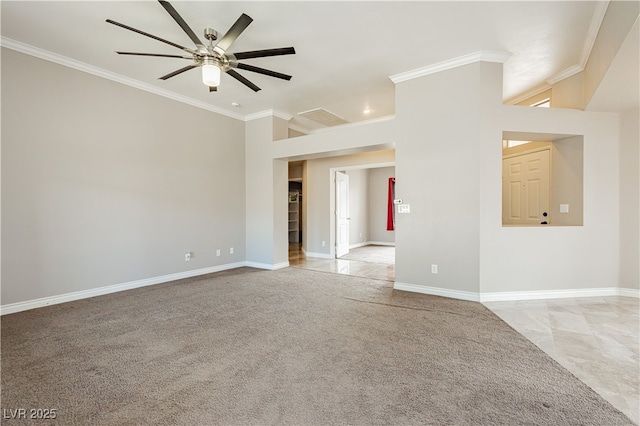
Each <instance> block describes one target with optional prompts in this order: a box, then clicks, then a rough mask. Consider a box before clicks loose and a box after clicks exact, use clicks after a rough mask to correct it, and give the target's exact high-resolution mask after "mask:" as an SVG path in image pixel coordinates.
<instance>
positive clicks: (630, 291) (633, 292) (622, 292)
mask: <svg viewBox="0 0 640 426" xmlns="http://www.w3.org/2000/svg"><path fill="white" fill-rule="evenodd" d="M618 296H623V297H635V298H637V299H640V289H637V288H619V289H618Z"/></svg>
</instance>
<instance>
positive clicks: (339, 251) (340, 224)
mask: <svg viewBox="0 0 640 426" xmlns="http://www.w3.org/2000/svg"><path fill="white" fill-rule="evenodd" d="M340 181H343V182H346V187H345V188H344V192H345V195H346V200H345V201H344V203H345V205H344V206H343V205H342V202H341V201H340V198H341V197H340V195H341V194H340ZM334 184H335V194H336V208H335V215H336V237H335V238H336V254H335V257H336V258H338V257H342V256H344V255H346V254H349V246H350V240H349V221H350V220H351V217H350V216H349V202H350V201H349V175H348V174H346V173H344V172H342V171H336V172H335V175H334ZM343 208H344V209H345V212H344V213H345V215H346V217H344V218H341V217H340V215H341V213H342V209H343ZM341 228H346V239H347V241H346V243H343V244H341V242H340V237H339V234H340V229H341Z"/></svg>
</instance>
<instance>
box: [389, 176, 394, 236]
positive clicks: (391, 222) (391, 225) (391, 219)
mask: <svg viewBox="0 0 640 426" xmlns="http://www.w3.org/2000/svg"><path fill="white" fill-rule="evenodd" d="M395 198H396V178H389V195H388V201H387V231H394V230H395V229H396V211H395V208H394V205H393V200H394V199H395Z"/></svg>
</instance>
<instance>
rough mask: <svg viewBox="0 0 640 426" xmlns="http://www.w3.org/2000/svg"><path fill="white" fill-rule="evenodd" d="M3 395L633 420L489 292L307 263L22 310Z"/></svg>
mask: <svg viewBox="0 0 640 426" xmlns="http://www.w3.org/2000/svg"><path fill="white" fill-rule="evenodd" d="M1 396H2V408H3V409H5V410H9V409H16V408H26V409H30V408H45V409H46V408H54V409H56V410H57V420H56V423H57V424H64V425H73V424H77V425H121V424H132V425H133V424H145V425H147V424H180V425H269V424H273V425H335V424H351V425H375V424H389V425H418V424H437V425H441V424H451V425H467V424H471V425H485V424H501V425H515V424H530V425H534V424H535V425H623V424H624V425H626V424H632V423H631V422H630V420H629V419H628V418H627V417H625V416H624V415H623V414H622V413H620V412H619V411H618V410H616V409H615V408H614V407H612V406H611V405H610V404H609V403H607V402H606V401H605V400H603V399H602V398H601V397H600V396H599V395H597V394H596V393H595V392H594V391H593V390H591V389H590V388H589V387H587V386H586V385H584V384H583V383H582V382H580V381H579V380H577V379H576V378H575V377H574V376H572V375H571V374H570V373H569V372H568V371H567V370H565V369H564V368H562V367H561V366H560V365H558V364H557V363H556V362H555V361H553V360H552V359H551V358H549V357H548V356H547V355H546V354H545V353H543V352H542V351H540V350H539V349H538V348H537V347H536V346H535V345H533V344H532V343H531V342H529V341H528V340H527V339H525V338H524V337H522V336H521V335H520V334H518V333H517V332H515V331H514V330H512V329H511V328H510V327H509V326H507V325H506V324H505V323H504V322H503V321H501V320H500V319H499V318H498V317H496V316H495V315H494V314H492V313H491V312H490V311H489V310H487V309H486V308H484V307H483V306H482V305H480V304H478V303H472V302H464V301H458V300H452V299H446V298H440V297H432V296H426V295H419V294H410V293H405V292H400V291H395V290H393V289H392V286H391V283H388V282H385V281H380V280H369V279H365V278H358V277H351V276H344V275H333V274H327V273H322V272H315V271H308V270H302V269H295V268H287V269H283V270H279V271H257V270H253V269H247V268H241V269H238V270H234V271H227V272H223V273H218V274H212V275H209V276H204V277H199V278H193V279H188V280H182V281H178V282H174V283H167V284H162V285H156V286H151V287H146V288H140V289H136V290H131V291H126V292H121V293H116V294H111V295H107V296H101V297H96V298H92V299H85V300H81V301H76V302H70V303H66V304H62V305H56V306H51V307H47V308H42V309H37V310H33V311H27V312H22V313H17V314H12V315H6V316H4V317H2V395H1ZM3 422H6V424H13V423H18V421H14V420H4V419H3ZM32 423H33V424H46V422H43V421H35V420H34V421H32Z"/></svg>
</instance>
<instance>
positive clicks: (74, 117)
mask: <svg viewBox="0 0 640 426" xmlns="http://www.w3.org/2000/svg"><path fill="white" fill-rule="evenodd" d="M196 124H197V125H196ZM243 141H244V123H243V122H241V121H238V120H234V119H230V118H227V117H223V116H220V115H217V114H214V113H211V112H207V111H204V110H201V109H197V108H194V107H191V106H187V105H184V104H181V103H178V102H175V101H172V100H168V99H166V98H163V97H159V96H156V95H153V94H150V93H147V92H143V91H140V90H137V89H133V88H131V87H128V86H124V85H122V84H118V83H115V82H112V81H109V80H105V79H102V78H99V77H96V76H93V75H90V74H86V73H83V72H80V71H76V70H73V69H70V68H66V67H63V66H61V65H56V64H53V63H51V62H47V61H44V60H40V59H36V58H34V57H31V56H27V55H24V54H21V53H17V52H15V51H12V50H8V49H2V295H1V297H2V304H3V305H6V304H11V303H17V302H22V301H27V300H34V299H38V298H43V297H47V296H53V295H60V294H65V293H71V292H77V291H83V290H88V289H94V288H97V287H102V286H109V285H114V284H122V283H127V282H131V281H135V280H141V279H146V278H150V277H159V276H164V275H167V274H174V273H179V272H183V271H188V270H194V269H201V268H207V267H212V266H216V265H222V264H230V263H234V262H240V261H244V259H245V257H246V254H245V220H244V217H245V171H244V156H245V152H244V144H243ZM230 247H233V248H234V254H232V255H231V254H229V248H230ZM216 249H220V250H221V256H220V257H217V256H216V255H215V251H216ZM186 251H191V252H193V258H192V260H191V261H190V262H185V261H184V253H185V252H186Z"/></svg>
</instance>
